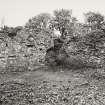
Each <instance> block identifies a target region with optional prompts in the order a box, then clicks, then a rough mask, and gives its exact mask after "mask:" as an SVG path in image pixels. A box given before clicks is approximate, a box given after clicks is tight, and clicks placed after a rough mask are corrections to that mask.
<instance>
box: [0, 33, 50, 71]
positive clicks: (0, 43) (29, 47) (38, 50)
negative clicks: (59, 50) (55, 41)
mask: <svg viewBox="0 0 105 105" xmlns="http://www.w3.org/2000/svg"><path fill="white" fill-rule="evenodd" d="M23 34H24V35H23ZM44 34H45V33H44ZM44 34H43V32H42V33H39V34H38V35H37V36H35V37H33V36H32V35H31V39H30V40H28V38H29V35H26V34H25V33H23V32H22V33H19V34H18V35H17V36H16V37H14V38H13V39H11V38H9V37H7V38H6V39H5V41H4V39H3V38H1V39H0V68H8V70H9V68H10V69H12V68H13V70H15V69H14V68H16V67H17V66H18V67H23V68H25V69H26V68H28V69H34V67H35V66H36V65H38V64H43V63H44V57H45V54H46V50H47V48H48V47H50V46H51V43H52V41H51V36H49V35H47V34H46V35H44ZM25 35H26V36H25Z"/></svg>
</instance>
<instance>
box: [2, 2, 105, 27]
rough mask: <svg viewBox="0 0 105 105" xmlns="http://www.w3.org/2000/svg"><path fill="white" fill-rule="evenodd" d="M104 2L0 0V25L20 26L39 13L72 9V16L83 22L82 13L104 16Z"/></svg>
mask: <svg viewBox="0 0 105 105" xmlns="http://www.w3.org/2000/svg"><path fill="white" fill-rule="evenodd" d="M104 2H105V0H0V23H1V24H5V25H8V26H20V25H25V23H26V22H27V21H28V19H30V18H31V17H33V16H35V15H37V14H40V13H53V11H54V10H55V9H62V8H63V9H70V10H71V9H72V11H73V16H75V17H77V19H78V20H79V21H81V22H83V18H84V16H83V13H86V12H88V11H95V12H100V13H101V14H103V15H104V16H105V3H104Z"/></svg>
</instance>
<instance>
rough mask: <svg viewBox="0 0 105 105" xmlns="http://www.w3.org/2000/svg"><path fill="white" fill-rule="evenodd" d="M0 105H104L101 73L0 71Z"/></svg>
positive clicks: (104, 80) (85, 71)
mask: <svg viewBox="0 0 105 105" xmlns="http://www.w3.org/2000/svg"><path fill="white" fill-rule="evenodd" d="M0 105H105V75H104V73H97V72H96V70H92V69H88V70H75V71H73V70H69V71H67V70H65V71H63V72H60V71H57V72H53V71H52V70H49V69H48V68H44V67H43V68H38V69H37V70H34V71H28V72H18V73H8V74H0Z"/></svg>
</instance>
